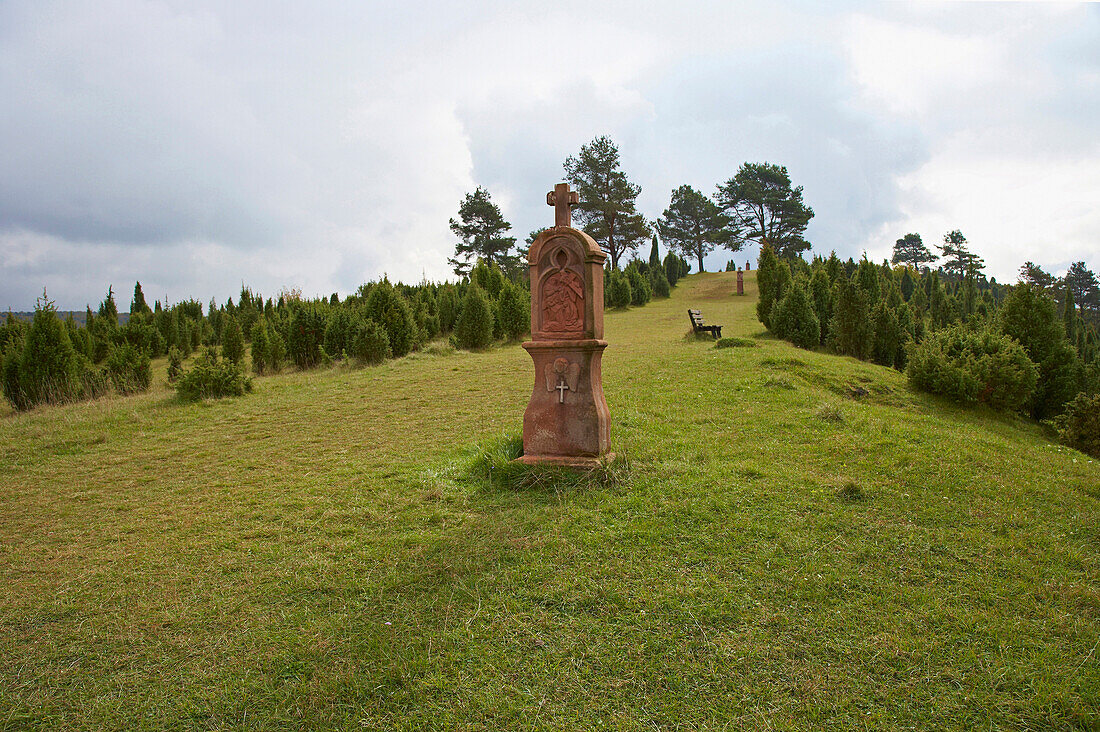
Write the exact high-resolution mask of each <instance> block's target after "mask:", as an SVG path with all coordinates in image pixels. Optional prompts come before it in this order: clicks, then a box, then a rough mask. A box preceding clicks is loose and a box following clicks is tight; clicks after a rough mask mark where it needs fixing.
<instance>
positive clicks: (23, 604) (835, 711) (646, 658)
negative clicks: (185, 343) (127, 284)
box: [0, 273, 1100, 730]
mask: <svg viewBox="0 0 1100 732" xmlns="http://www.w3.org/2000/svg"><path fill="white" fill-rule="evenodd" d="M752 274H754V273H750V277H748V278H747V285H748V289H749V296H746V297H743V298H738V297H736V296H732V295H731V294H730V292H731V290H732V289H733V284H734V279H733V278H734V275H733V274H704V275H696V276H692V277H689V278H688V279H686V280H684V281H682V282H681V285H680V286H679V287H678V288H676V289H675V290H674V294H673V297H672V298H671V300H668V301H659V302H655V303H652V304H650V305H649V306H647V307H645V308H642V309H638V310H631V311H628V312H621V313H608V316H607V339H608V340H609V341H610V343H611V346H610V347H609V348H608V350H607V353H606V356H605V361H604V379H605V389H606V392H607V400H608V403H609V406H610V408H611V416H612V440H613V443H614V447H615V450H616V451H617V452H618V453H619V454H620V455H623V456H625V460H624V461H623V462H622V463H620V464H618V465H616V466H614V469H613V470H612V471H611V473H610V474H609V475H608V476H607V478H608V479H607V480H603V481H599V482H588V483H583V482H582V483H578V482H577V481H558V482H555V481H553V480H546V479H544V480H541V481H536V482H534V483H533V484H531V485H528V486H526V487H514V486H509V485H505V484H504V482H503V481H501V480H497V479H492V480H488V479H481V478H479V477H477V475H478V474H479V473H478V470H479V469H481V470H482V471H484V470H485V469H487V468H490V467H492V468H494V469H495V475H496V476H499V475H500V474H501V472H502V471H501V468H502V467H503V464H502V462H501V461H502V460H503V458H501V457H500V456H501V455H507V453H508V450H510V449H514V444H515V438H516V436H518V434H519V428H520V424H521V420H522V414H523V410H524V407H525V406H526V403H527V399H528V397H529V395H530V390H531V385H532V381H533V374H532V367H531V362H530V359H529V357H528V356H527V354H526V353H525V352H524V351H523V350H522V349H521V348H519V347H518V346H509V347H502V348H497V349H495V350H492V351H490V352H488V353H483V354H468V353H462V352H459V353H453V352H449V350H448V349H445V348H437V349H434V350H433V351H431V352H425V353H419V354H414V355H413V356H410V357H407V358H405V359H401V360H398V361H393V362H389V363H386V364H384V365H382V366H379V367H376V368H366V369H344V368H336V369H333V370H328V371H317V372H307V373H292V374H286V375H282V376H276V377H270V378H262V379H258V380H257V384H256V386H257V389H256V393H255V394H253V395H250V396H247V397H245V398H241V399H236V400H225V401H218V402H210V403H200V404H196V405H182V404H179V403H177V402H175V401H174V400H173V399H172V398H171V392H170V391H168V390H167V388H166V387H165V385H164V383H163V378H164V376H163V364H161V365H160V367H159V369H160V371H161V374H160V376H159V381H158V383H157V385H155V386H154V389H153V390H152V391H151V392H150V393H148V394H145V395H141V396H137V397H129V398H112V399H106V400H102V401H99V402H92V403H85V404H75V405H70V406H65V407H60V408H46V409H40V410H36V411H34V412H32V413H28V414H25V415H14V414H12V413H10V412H8V413H5V414H3V415H2V417H0V425H2V430H0V431H2V434H0V483H2V488H0V491H2V492H0V586H2V587H3V592H0V627H2V631H0V660H2V667H0V668H2V670H0V729H311V728H326V729H327V728H337V729H355V730H360V729H420V728H441V729H560V728H577V729H592V728H599V727H606V728H618V729H638V730H643V729H645V730H649V729H678V728H680V729H687V728H697V729H771V728H780V729H806V730H818V729H825V728H828V729H889V728H906V729H933V728H935V729H945V728H954V729H971V728H975V727H981V728H996V727H1001V728H1024V729H1051V728H1053V729H1098V728H1100V465H1097V464H1096V463H1093V462H1091V461H1090V460H1089V459H1088V458H1087V457H1085V456H1083V455H1082V454H1080V453H1076V452H1074V451H1071V450H1068V449H1065V448H1060V447H1058V446H1057V445H1054V444H1051V442H1050V441H1049V440H1048V439H1047V438H1046V437H1045V436H1044V435H1043V434H1042V432H1041V431H1040V429H1039V428H1038V427H1037V426H1035V425H1033V424H1030V423H1027V422H1025V421H1022V420H1017V419H1013V418H1005V417H1001V416H997V415H994V414H992V413H988V412H983V411H979V410H970V409H961V408H958V407H955V406H953V405H951V404H949V403H946V402H942V401H939V400H936V399H933V398H930V397H926V396H924V395H919V394H915V393H912V392H910V391H909V389H908V388H907V386H906V383H905V379H904V377H903V376H902V375H901V374H898V373H897V372H894V371H890V370H887V369H883V368H880V367H877V366H873V365H870V364H866V363H861V362H857V361H853V360H851V359H844V358H838V357H835V356H830V355H826V354H819V353H811V352H806V351H800V350H797V349H795V348H793V347H791V346H789V345H787V344H785V343H782V342H779V341H776V340H774V339H772V338H771V337H769V336H767V335H765V334H764V333H763V331H762V327H761V326H760V324H759V323H758V322H757V321H756V319H755V314H754V309H753V304H754V298H753V294H754V290H753V288H754V286H755V283H754V281H753V279H752ZM688 307H699V308H701V309H702V310H703V313H704V315H705V316H706V318H707V319H708V321H710V322H717V323H721V324H723V325H724V326H725V334H726V335H734V336H743V337H747V338H749V339H751V340H752V342H754V343H755V344H756V347H741V348H728V349H715V348H713V343H711V342H707V341H696V340H693V339H690V338H686V337H685V332H686V331H687V330H688V327H687V316H686V313H685V310H686V309H687V308H688ZM485 455H489V457H488V458H486V457H485ZM493 455H496V456H497V457H496V458H493ZM494 459H495V460H496V462H494Z"/></svg>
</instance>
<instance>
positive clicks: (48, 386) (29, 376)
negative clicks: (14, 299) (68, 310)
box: [4, 296, 82, 410]
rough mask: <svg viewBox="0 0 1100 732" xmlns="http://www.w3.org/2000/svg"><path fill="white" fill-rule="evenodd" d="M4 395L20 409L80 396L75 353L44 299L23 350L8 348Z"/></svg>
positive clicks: (38, 308) (36, 311)
mask: <svg viewBox="0 0 1100 732" xmlns="http://www.w3.org/2000/svg"><path fill="white" fill-rule="evenodd" d="M9 352H10V357H8V358H5V364H4V372H5V378H4V396H5V397H7V399H8V401H9V402H11V405H12V406H13V407H15V408H16V409H17V410H26V409H31V408H33V407H35V406H37V405H39V404H58V403H62V402H67V401H72V400H73V399H76V398H78V397H79V396H80V395H81V391H82V389H81V383H80V378H79V376H80V374H79V371H78V368H77V366H78V364H77V356H76V351H74V350H73V345H72V342H71V341H70V340H69V333H68V329H67V328H66V327H65V324H64V323H62V322H61V320H60V319H59V318H58V317H57V310H56V308H55V307H54V305H53V303H52V302H50V301H49V300H47V299H46V298H45V296H43V297H42V298H41V299H40V300H39V301H38V303H36V305H35V310H34V320H32V321H31V326H30V328H29V329H28V330H27V333H26V336H25V338H24V340H23V342H22V348H20V349H16V348H15V347H12V346H9Z"/></svg>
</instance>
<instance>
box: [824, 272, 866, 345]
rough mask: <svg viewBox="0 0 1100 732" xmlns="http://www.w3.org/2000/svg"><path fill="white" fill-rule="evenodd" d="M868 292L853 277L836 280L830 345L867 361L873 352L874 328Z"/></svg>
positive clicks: (830, 325) (830, 322) (829, 338)
mask: <svg viewBox="0 0 1100 732" xmlns="http://www.w3.org/2000/svg"><path fill="white" fill-rule="evenodd" d="M870 315H871V308H870V302H869V299H868V297H867V293H866V292H864V291H863V289H862V288H861V287H860V286H859V285H858V284H857V283H856V282H855V281H854V280H852V279H849V278H848V277H845V276H841V277H839V278H838V279H837V282H836V286H835V291H834V294H833V318H832V320H831V321H829V337H828V344H829V346H830V347H831V348H832V349H833V350H834V351H836V352H837V353H840V354H842V355H845V356H854V357H855V358H858V359H860V360H863V361H866V360H867V359H869V358H870V357H871V354H872V352H873V351H874V344H875V340H874V339H875V331H874V327H873V324H872V322H871V317H870Z"/></svg>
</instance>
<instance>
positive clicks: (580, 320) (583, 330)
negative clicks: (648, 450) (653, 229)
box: [518, 184, 611, 467]
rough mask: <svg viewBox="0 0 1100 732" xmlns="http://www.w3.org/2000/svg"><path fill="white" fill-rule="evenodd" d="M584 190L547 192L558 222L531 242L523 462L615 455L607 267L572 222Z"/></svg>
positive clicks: (573, 462) (592, 461)
mask: <svg viewBox="0 0 1100 732" xmlns="http://www.w3.org/2000/svg"><path fill="white" fill-rule="evenodd" d="M576 196H577V194H576V193H572V194H571V193H570V192H569V186H567V185H565V184H559V185H557V186H555V187H554V192H553V193H550V194H547V197H546V200H547V203H549V204H551V205H553V206H554V207H555V223H556V226H554V227H553V228H551V229H547V230H545V231H543V232H542V233H541V234H539V236H538V238H536V239H535V241H534V242H533V243H532V244H531V249H530V251H529V253H528V258H527V264H528V267H529V269H530V274H531V340H530V341H528V342H526V343H524V344H523V347H524V348H525V349H526V350H527V352H528V353H530V354H531V359H532V361H534V366H535V386H534V389H533V391H532V392H531V401H530V402H529V403H528V405H527V411H525V412H524V414H523V456H522V457H520V458H518V460H519V461H520V462H523V463H528V464H535V463H547V464H552V465H566V466H571V467H591V466H594V465H597V464H599V463H601V462H604V461H606V460H608V459H609V458H610V457H611V455H610V454H609V452H608V451H609V449H610V446H611V425H610V415H609V413H608V410H607V401H606V400H605V399H604V394H603V382H602V379H601V371H600V367H601V360H602V358H603V350H604V349H605V348H607V341H605V340H603V264H604V262H605V261H606V259H607V255H605V254H604V253H603V252H602V251H601V250H600V248H599V246H598V245H597V244H596V242H595V241H594V240H593V239H592V237H590V236H588V235H587V234H585V233H584V232H583V231H578V230H577V229H574V228H572V226H570V221H569V218H570V217H569V205H570V204H571V203H576V202H577V198H576Z"/></svg>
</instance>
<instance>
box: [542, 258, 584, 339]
mask: <svg viewBox="0 0 1100 732" xmlns="http://www.w3.org/2000/svg"><path fill="white" fill-rule="evenodd" d="M557 260H558V267H559V269H558V271H556V272H554V273H553V274H552V275H550V276H549V277H547V278H546V281H545V282H544V283H543V285H542V330H544V331H547V332H551V333H566V332H570V331H578V330H582V329H583V328H584V282H583V281H582V280H581V278H580V277H579V276H578V275H577V273H576V272H573V271H572V270H569V269H565V266H564V265H565V261H566V254H565V252H564V251H560V252H558V255H557Z"/></svg>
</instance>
